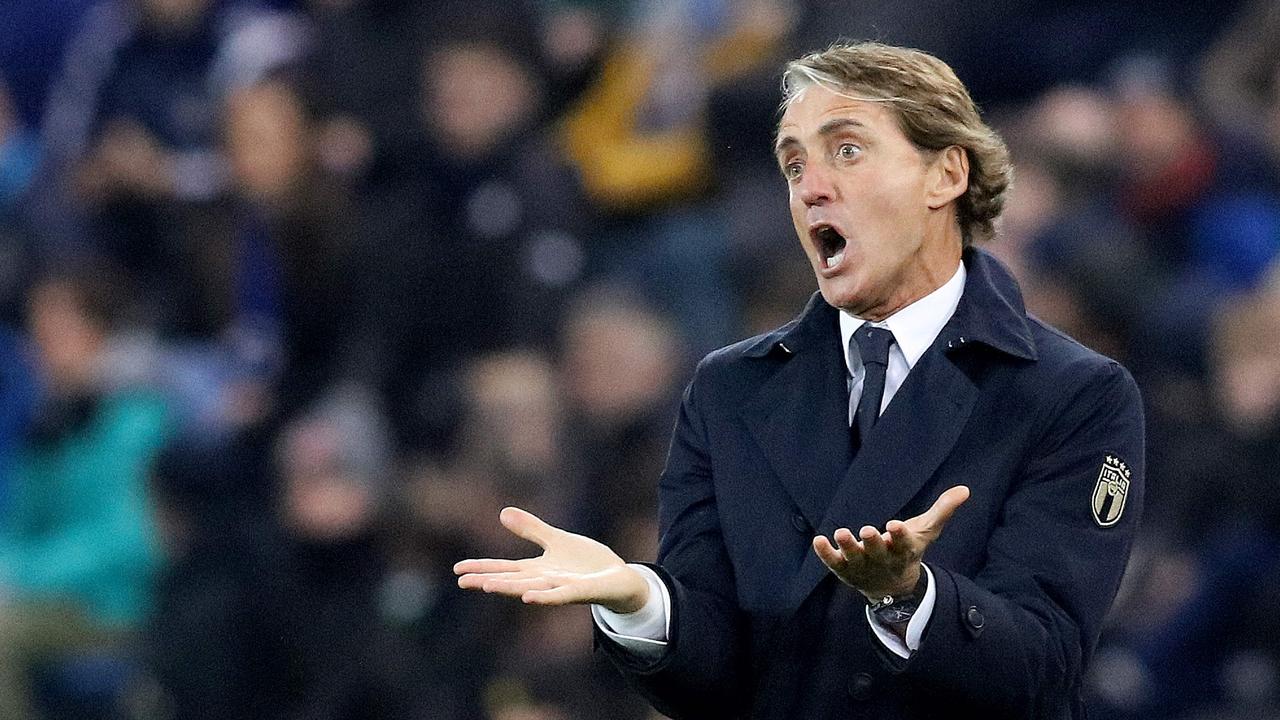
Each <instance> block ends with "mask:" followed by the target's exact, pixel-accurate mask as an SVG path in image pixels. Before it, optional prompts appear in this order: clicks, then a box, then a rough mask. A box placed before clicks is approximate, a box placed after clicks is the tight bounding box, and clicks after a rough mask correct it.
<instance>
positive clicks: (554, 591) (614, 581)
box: [453, 507, 649, 613]
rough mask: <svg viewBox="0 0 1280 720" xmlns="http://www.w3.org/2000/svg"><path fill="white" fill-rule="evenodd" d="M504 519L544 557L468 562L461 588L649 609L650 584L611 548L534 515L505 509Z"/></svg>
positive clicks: (461, 569) (461, 571)
mask: <svg viewBox="0 0 1280 720" xmlns="http://www.w3.org/2000/svg"><path fill="white" fill-rule="evenodd" d="M498 519H499V520H501V521H502V524H503V525H504V526H505V527H506V528H507V529H508V530H510V531H511V532H513V533H515V534H516V535H518V536H520V537H522V538H524V539H525V540H528V541H529V542H532V543H534V544H536V545H537V546H538V547H540V548H542V550H543V553H542V554H541V555H539V556H538V557H533V558H524V559H523V560H498V559H483V560H463V561H461V562H459V563H457V564H456V565H454V566H453V572H454V573H455V574H457V575H458V576H459V577H458V587H461V588H464V589H467V590H482V591H484V592H487V593H498V594H499V595H506V596H508V597H517V598H520V599H521V600H522V601H523V602H525V603H528V604H530V605H581V604H594V605H603V606H605V607H607V608H609V609H610V610H613V611H614V612H620V613H628V612H635V611H636V610H639V609H640V608H641V607H644V604H645V601H646V600H648V597H649V585H648V583H646V582H645V580H644V577H642V576H641V575H640V573H638V572H636V571H635V570H634V569H633V568H629V567H627V564H626V563H625V562H624V561H623V560H622V558H620V557H618V556H617V554H615V553H614V552H613V551H612V550H610V549H609V548H608V546H606V545H604V544H603V543H599V542H596V541H595V540H592V539H591V538H589V537H584V536H582V535H575V534H573V533H571V532H566V531H564V530H561V529H560V528H557V527H554V526H552V525H548V524H547V523H545V522H543V521H542V520H541V519H539V518H538V517H537V516H535V515H533V514H532V513H528V512H525V511H524V510H521V509H519V508H514V507H509V508H504V509H503V510H502V513H501V514H499V516H498Z"/></svg>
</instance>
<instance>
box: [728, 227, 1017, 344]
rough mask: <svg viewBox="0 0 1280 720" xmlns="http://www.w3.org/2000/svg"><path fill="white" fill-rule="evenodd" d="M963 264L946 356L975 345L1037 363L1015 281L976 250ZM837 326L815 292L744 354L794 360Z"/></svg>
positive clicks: (968, 250) (947, 328)
mask: <svg viewBox="0 0 1280 720" xmlns="http://www.w3.org/2000/svg"><path fill="white" fill-rule="evenodd" d="M963 262H964V264H965V270H966V272H967V273H968V277H967V278H966V279H965V285H964V294H963V295H961V296H960V304H959V305H957V306H956V312H955V314H954V315H952V316H951V320H949V321H948V322H947V324H946V326H944V327H943V329H942V333H941V334H939V339H940V340H942V341H943V342H944V344H945V346H946V348H947V351H948V352H950V351H954V350H957V349H959V348H961V347H963V346H966V345H969V344H970V343H973V342H977V343H981V344H983V345H986V346H987V347H990V348H993V349H995V350H999V351H1000V352H1003V353H1006V354H1008V355H1012V356H1014V357H1017V358H1022V359H1023V360H1035V359H1036V357H1037V352H1036V345H1035V341H1034V340H1033V339H1032V337H1031V328H1030V327H1029V326H1028V324H1027V311H1026V307H1025V305H1024V304H1023V302H1022V292H1021V291H1020V290H1019V289H1018V283H1017V282H1016V281H1015V280H1014V279H1013V275H1012V274H1011V273H1010V272H1009V270H1008V269H1007V268H1006V267H1005V266H1004V265H1002V264H1001V263H1000V261H998V260H996V259H995V258H994V257H993V256H992V255H991V254H990V253H988V252H987V251H985V250H981V249H978V248H975V247H969V248H966V249H965V251H964V256H963ZM838 323H839V313H838V311H837V310H836V309H835V308H833V307H831V306H830V305H828V304H827V302H826V301H825V300H823V299H822V294H821V293H817V292H815V293H814V294H813V295H812V296H811V297H810V298H809V302H808V304H806V305H805V308H804V310H803V311H802V312H801V313H800V315H799V316H798V317H796V318H795V319H794V320H792V321H791V322H789V323H787V324H786V325H783V326H782V327H780V328H778V329H776V330H774V331H772V332H770V333H767V334H765V335H762V336H761V337H759V338H758V339H757V340H756V341H755V342H753V343H751V345H750V346H748V347H747V349H746V350H745V351H744V354H745V355H746V356H747V357H765V356H767V355H770V354H771V353H774V352H782V353H783V354H785V355H793V354H795V353H798V352H802V351H803V350H805V349H806V348H810V347H812V346H814V345H815V344H817V343H826V342H830V341H831V333H832V332H837V333H838Z"/></svg>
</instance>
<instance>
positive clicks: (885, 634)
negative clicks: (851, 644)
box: [866, 563, 938, 659]
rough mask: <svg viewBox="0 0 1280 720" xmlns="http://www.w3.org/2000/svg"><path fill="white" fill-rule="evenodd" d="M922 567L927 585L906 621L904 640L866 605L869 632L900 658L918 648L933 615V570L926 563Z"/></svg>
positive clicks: (936, 593)
mask: <svg viewBox="0 0 1280 720" xmlns="http://www.w3.org/2000/svg"><path fill="white" fill-rule="evenodd" d="M920 567H922V568H924V574H925V577H926V578H928V587H926V588H925V591H924V598H923V599H922V600H921V601H920V606H919V607H917V608H916V611H915V614H913V615H912V616H911V620H910V621H909V622H908V623H907V637H906V642H903V638H900V637H898V634H897V633H895V632H894V631H893V630H890V629H889V628H888V626H886V625H885V624H884V623H882V622H880V619H879V618H877V617H876V616H875V615H874V614H873V613H872V612H871V606H867V609H866V613H867V622H869V623H871V632H873V633H875V635H876V637H877V638H879V639H880V644H881V645H884V646H885V647H886V648H888V649H889V650H890V651H891V652H892V653H893V654H894V655H897V656H898V657H900V658H904V659H905V658H909V657H911V653H913V652H915V651H916V650H918V649H920V637H921V636H922V635H924V629H925V627H927V626H928V625H929V618H930V617H931V616H932V615H933V605H934V602H935V601H936V600H937V597H938V591H937V589H935V588H934V585H933V571H931V570H930V569H929V566H928V565H925V564H923V563H922V564H921V565H920Z"/></svg>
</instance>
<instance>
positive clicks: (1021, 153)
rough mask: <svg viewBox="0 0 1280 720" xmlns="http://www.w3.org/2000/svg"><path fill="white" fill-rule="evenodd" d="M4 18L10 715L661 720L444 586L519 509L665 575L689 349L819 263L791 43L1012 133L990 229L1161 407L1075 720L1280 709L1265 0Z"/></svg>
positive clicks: (2, 490) (728, 330) (1273, 91)
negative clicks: (921, 79) (785, 77)
mask: <svg viewBox="0 0 1280 720" xmlns="http://www.w3.org/2000/svg"><path fill="white" fill-rule="evenodd" d="M1175 5H1176V6H1175ZM0 28H2V31H0V358H3V361H2V362H0V717H4V718H15V719H21V718H27V717H48V718H63V717H68V718H69V717H74V718H113V719H114V718H139V719H142V720H165V719H169V718H173V719H175V720H186V719H188V718H190V719H193V720H198V719H202V718H219V719H225V718H246V719H257V718H263V719H265V718H299V719H302V718H307V719H317V720H326V719H328V720H364V719H369V720H383V719H386V720H400V719H405V720H408V719H418V718H442V719H445V720H454V719H457V720H463V719H472V718H474V719H476V720H578V719H580V718H581V719H589V718H622V719H624V720H625V719H626V718H636V719H637V720H639V719H641V718H650V717H654V716H653V715H652V713H651V711H649V710H647V709H646V707H645V706H644V705H643V704H641V703H640V702H639V701H638V700H637V699H636V698H635V697H633V696H632V695H630V694H629V693H628V692H627V691H626V690H625V689H624V688H623V687H622V685H621V681H620V679H619V678H618V677H617V676H616V674H615V673H614V672H613V670H612V669H611V668H609V667H607V666H606V665H604V664H602V662H601V661H600V660H599V659H597V658H595V657H593V655H592V650H591V639H590V627H591V625H590V617H589V613H587V611H586V610H585V609H583V608H576V609H561V610H558V611H545V610H544V611H532V610H529V609H526V608H523V607H520V606H519V604H518V603H511V602H502V601H498V600H495V599H494V598H490V597H486V596H481V595H476V596H471V595H466V596H464V595H463V594H462V593H461V591H459V590H458V589H457V588H456V586H455V584H454V581H453V576H452V573H451V570H450V568H451V566H452V564H453V562H455V561H456V560H458V559H461V558H463V557H473V556H480V557H483V556H509V555H519V554H524V553H531V552H533V551H534V548H532V547H531V546H528V545H526V544H524V543H523V542H522V541H519V540H518V539H515V538H512V537H509V536H508V535H507V534H506V532H505V531H504V530H503V529H502V528H501V527H500V526H499V525H498V523H497V515H498V511H499V509H500V508H501V507H503V506H504V505H509V504H515V505H520V506H522V507H525V508H528V509H530V510H532V511H535V512H537V513H539V514H541V515H543V516H544V517H546V518H547V519H549V520H551V521H553V522H556V523H559V524H562V525H563V526H565V527H567V528H569V529H572V530H574V531H577V532H582V533H585V534H588V535H591V536H592V537H595V538H597V539H600V540H602V541H604V542H606V543H607V544H609V545H611V546H612V547H614V548H615V549H616V550H617V551H618V552H619V553H620V554H621V555H623V556H624V557H627V558H630V559H652V557H653V555H654V553H655V551H656V542H657V538H656V521H655V515H656V479H657V475H658V472H659V471H660V469H661V466H662V463H663V460H664V455H665V446H666V442H667V436H668V433H669V431H670V427H671V424H672V418H673V411H674V406H675V402H676V400H677V399H678V396H679V393H680V392H681V390H682V389H683V385H684V383H685V382H686V381H687V378H688V376H689V373H690V371H691V369H692V366H693V364H694V363H695V362H696V361H697V359H698V358H699V357H700V356H701V355H702V354H704V353H705V352H707V351H709V350H711V349H714V348H715V347H718V346H720V345H722V344H726V343H728V342H731V341H733V340H736V339H739V338H741V337H745V336H747V335H749V334H753V333H756V332H761V331H764V330H766V329H769V328H772V327H774V326H776V325H778V324H781V323H782V322H785V321H786V320H788V319H790V318H791V317H792V316H793V315H795V314H796V313H797V312H798V311H799V310H800V308H801V307H802V306H803V303H804V301H805V299H806V298H807V297H808V295H809V294H810V293H811V292H813V290H814V289H815V283H814V280H813V277H812V274H811V271H810V269H809V267H808V265H807V263H806V262H805V260H804V258H803V256H802V253H801V252H800V250H799V248H798V247H797V242H796V240H795V238H794V237H793V231H792V230H791V228H790V223H789V220H788V215H787V212H786V191H785V187H784V184H783V182H782V181H781V179H780V177H779V176H778V171H777V169H776V168H775V167H774V160H773V157H772V153H771V142H772V136H773V131H774V125H775V123H776V117H777V116H776V114H775V108H776V106H777V102H778V94H779V93H778V83H779V70H780V67H781V63H782V62H783V61H784V60H786V59H787V58H789V57H792V56H794V55H796V54H798V53H800V52H803V51H806V50H812V49H818V48H821V47H824V46H826V45H827V44H829V43H831V42H832V41H834V40H836V39H838V38H841V37H845V38H871V39H879V40H884V41H887V42H894V43H899V44H908V45H913V46H916V47H921V48H923V49H926V50H929V51H931V52H934V53H936V54H938V55H940V56H941V57H942V58H943V59H945V60H947V61H948V62H949V63H951V64H952V65H953V67H955V69H956V70H957V72H958V74H959V75H960V77H961V79H963V80H964V81H965V82H966V83H967V84H968V85H969V87H970V89H971V91H972V92H973V94H974V96H975V99H976V100H977V101H978V102H979V104H980V105H982V106H983V108H984V110H985V111H986V113H987V115H988V117H989V119H990V121H991V122H992V123H993V124H994V125H995V126H996V127H997V128H998V129H999V130H1000V131H1001V133H1002V134H1003V135H1004V137H1005V138H1006V140H1007V141H1008V143H1009V144H1010V147H1011V149H1012V154H1013V158H1014V161H1015V169H1016V181H1015V185H1014V187H1013V189H1012V191H1011V197H1010V200H1009V203H1008V206H1007V208H1008V209H1007V211H1006V212H1005V216H1004V218H1003V220H1002V224H1001V225H1000V228H1001V230H1000V236H999V237H998V238H997V239H996V240H995V241H994V242H993V243H992V244H991V245H990V249H991V250H992V251H993V252H994V253H996V254H997V255H998V256H999V257H1000V258H1001V259H1002V260H1003V261H1004V262H1005V263H1006V264H1008V265H1009V266H1010V267H1011V268H1012V269H1013V270H1014V272H1015V273H1016V275H1017V276H1018V277H1019V279H1020V281H1021V282H1022V285H1023V289H1024V292H1025V294H1026V299H1027V302H1028V305H1029V307H1030V309H1031V310H1032V311H1033V312H1035V313H1036V314H1038V315H1040V316H1041V317H1043V318H1045V319H1046V320H1048V321H1049V322H1050V323H1052V324H1054V325H1056V326H1058V327H1060V328H1062V329H1063V330H1065V331H1066V332H1068V333H1069V334H1071V335H1073V336H1074V337H1076V338H1077V339H1079V340H1081V341H1082V342H1084V343H1085V344H1087V345H1089V346H1091V347H1093V348H1095V349H1097V350H1100V351H1102V352H1104V353H1106V354H1108V355H1110V356H1112V357H1115V358H1117V359H1119V360H1121V361H1122V362H1123V363H1125V364H1126V365H1127V366H1128V367H1129V368H1130V369H1131V370H1132V371H1133V373H1134V375H1135V376H1136V377H1137V379H1138V381H1139V384H1140V386H1141V387H1142V389H1143V392H1144V397H1145V402H1146V405H1147V416H1148V441H1149V445H1148V468H1149V470H1148V478H1147V482H1148V488H1149V492H1148V498H1149V500H1148V504H1147V507H1146V509H1145V515H1144V527H1143V531H1142V537H1141V539H1140V542H1139V545H1138V547H1137V548H1136V550H1135V553H1134V557H1133V560H1132V563H1131V568H1130V572H1129V574H1128V576H1127V578H1126V582H1125V585H1124V587H1123V588H1122V591H1121V596H1120V598H1119V600H1118V601H1117V604H1116V607H1115V609H1114V612H1113V613H1112V618H1111V621H1110V623H1109V627H1108V628H1107V629H1106V631H1105V633H1104V636H1103V639H1102V642H1101V644H1100V645H1099V648H1098V650H1097V653H1096V656H1095V657H1096V659H1095V662H1094V666H1093V674H1092V677H1091V678H1090V681H1089V692H1090V695H1091V697H1092V701H1091V708H1092V712H1093V715H1094V716H1096V717H1099V718H1104V719H1105V718H1115V719H1117V720H1128V719H1130V718H1204V719H1209V718H1221V719H1223V720H1226V719H1235V718H1241V719H1243V718H1251V719H1254V718H1266V717H1280V643H1278V642H1277V640H1276V638H1280V615H1278V614H1277V613H1276V612H1275V608H1276V607H1278V606H1280V260H1277V253H1278V251H1280V44H1278V43H1277V42H1276V38H1277V37H1280V5H1277V4H1276V3H1274V2H1270V1H1268V0H1251V1H1239V0H1237V1H1234V2H1232V1H1228V2H1189V3H1178V4H1157V5H1155V6H1152V5H1151V4H1149V3H1139V2H1136V1H1125V2H1109V1H1108V2H1104V1H1102V0H1094V1H1090V0H1076V1H1073V2H1067V3H1038V2H1032V1H1030V0H1026V1H1021V2H1020V1H1017V0H1007V1H1004V2H995V1H994V0H977V1H975V2H967V3H952V2H943V1H941V0H920V1H918V2H887V1H885V2H881V1H876V0H864V1H858V2H854V1H853V0H825V1H824V0H529V1H528V2H520V1H518V0H440V1H437V2H415V1H413V0H292V1H291V0H275V1H267V0H261V1H258V2H253V1H251V0H246V1H245V2H231V1H229V0H96V1H91V0H20V1H16V2H8V3H4V4H0ZM1082 581H1086V582H1087V578H1085V579H1082ZM33 713H38V714H33Z"/></svg>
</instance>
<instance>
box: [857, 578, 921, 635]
mask: <svg viewBox="0 0 1280 720" xmlns="http://www.w3.org/2000/svg"><path fill="white" fill-rule="evenodd" d="M928 589H929V576H928V574H927V573H925V570H924V568H923V567H921V568H920V579H919V580H917V581H916V586H915V587H914V588H912V589H911V592H910V593H907V594H906V595H899V596H897V597H894V596H893V595H885V596H884V597H882V598H880V599H879V600H877V601H875V602H873V603H871V613H872V614H873V615H875V616H876V619H877V620H879V621H880V622H882V623H884V624H886V625H903V624H906V623H907V622H910V620H911V616H912V615H915V614H916V610H917V609H919V607H920V602H921V601H922V600H924V594H925V592H926V591H927V590H928Z"/></svg>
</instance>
